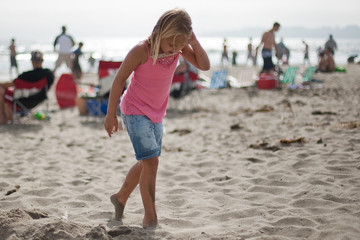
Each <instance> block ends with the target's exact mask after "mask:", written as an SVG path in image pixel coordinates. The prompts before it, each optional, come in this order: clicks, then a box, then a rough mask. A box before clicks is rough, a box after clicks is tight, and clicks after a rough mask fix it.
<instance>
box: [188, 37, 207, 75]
mask: <svg viewBox="0 0 360 240" xmlns="http://www.w3.org/2000/svg"><path fill="white" fill-rule="evenodd" d="M181 55H182V56H183V57H184V58H185V59H186V60H187V61H189V62H190V63H191V64H192V65H193V66H194V67H196V68H198V69H200V70H203V71H206V70H209V69H210V61H209V58H208V56H207V54H206V52H205V50H204V49H203V47H202V46H201V45H200V43H199V41H198V40H197V38H196V36H195V34H194V32H193V33H192V34H191V37H190V40H189V44H186V45H185V47H184V48H183V49H182V53H181Z"/></svg>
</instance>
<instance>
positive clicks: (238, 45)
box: [0, 37, 360, 81]
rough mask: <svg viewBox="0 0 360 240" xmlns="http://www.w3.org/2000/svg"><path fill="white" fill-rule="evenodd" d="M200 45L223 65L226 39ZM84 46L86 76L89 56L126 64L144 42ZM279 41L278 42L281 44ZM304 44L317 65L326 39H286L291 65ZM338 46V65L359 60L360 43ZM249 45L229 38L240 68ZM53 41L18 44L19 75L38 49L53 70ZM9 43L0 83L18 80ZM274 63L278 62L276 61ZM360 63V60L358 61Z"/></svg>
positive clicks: (0, 57)
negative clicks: (135, 47)
mask: <svg viewBox="0 0 360 240" xmlns="http://www.w3.org/2000/svg"><path fill="white" fill-rule="evenodd" d="M198 38H199V41H200V42H201V44H202V45H203V47H204V49H205V50H206V52H207V53H208V56H209V58H210V62H211V65H212V66H216V65H219V64H221V53H222V44H223V40H224V39H223V38H221V37H198ZM78 39H81V41H83V42H84V47H83V52H84V55H83V56H82V57H81V58H80V64H81V66H82V68H83V71H84V72H95V73H96V72H97V64H96V63H95V65H94V66H93V67H92V66H91V65H90V64H89V62H88V59H89V57H90V56H92V57H94V58H95V59H96V60H97V61H98V60H101V59H103V60H114V61H119V60H123V59H124V58H125V56H126V54H127V53H128V51H129V50H130V49H131V48H132V47H133V46H134V45H135V44H137V43H138V42H139V41H141V40H143V38H136V37H132V38H100V37H87V38H78ZM279 40H280V39H277V41H279ZM302 40H305V41H306V42H307V43H308V45H309V49H310V51H309V53H310V63H311V64H312V65H316V64H317V62H318V59H317V49H318V48H319V47H322V48H323V46H324V44H325V42H326V40H327V39H318V38H307V39H302V38H286V39H284V41H283V42H284V44H285V45H286V46H287V47H288V48H289V49H290V61H289V63H290V65H301V64H303V57H304V44H303V43H302ZM335 40H336V42H337V45H338V50H337V51H336V52H335V56H334V58H335V62H336V64H337V65H340V66H341V65H345V64H346V63H347V58H348V57H349V56H351V55H353V54H359V56H360V39H335ZM259 42H260V38H253V40H252V44H253V46H257V45H258V44H259ZM248 43H249V39H248V38H241V37H232V38H227V45H228V51H229V57H231V56H232V52H233V51H236V52H237V63H238V64H239V65H246V64H248V65H251V63H250V62H247V59H246V58H247V45H248ZM52 44H53V40H52V39H51V40H37V41H35V40H34V41H32V42H19V41H17V42H16V46H17V52H18V55H17V62H18V65H19V72H20V73H21V72H23V71H27V70H31V69H32V66H31V62H30V52H31V51H32V50H35V49H39V50H41V51H42V52H43V53H44V64H43V65H44V67H47V68H50V69H53V68H54V66H55V61H56V59H57V54H56V53H55V52H54V49H53V46H52ZM9 45H10V39H9V41H8V42H6V41H4V40H3V41H0V81H9V80H11V79H13V78H14V77H15V76H16V73H15V72H14V70H13V71H12V74H10V71H9V69H10V60H9V49H8V47H9ZM273 60H274V61H276V60H275V58H274V59H273ZM359 60H360V59H359V58H357V61H359ZM258 64H259V65H262V58H261V56H258ZM67 71H68V70H67V69H66V67H65V65H63V66H62V67H61V68H60V69H59V71H58V73H61V72H67Z"/></svg>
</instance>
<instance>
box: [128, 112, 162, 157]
mask: <svg viewBox="0 0 360 240" xmlns="http://www.w3.org/2000/svg"><path fill="white" fill-rule="evenodd" d="M121 118H122V121H123V123H124V125H125V126H126V130H127V132H128V134H129V137H130V140H131V143H132V145H133V148H134V151H135V156H136V159H137V160H144V159H149V158H153V157H158V156H160V154H161V143H162V136H163V124H162V123H154V122H152V121H151V120H150V119H149V118H148V117H147V116H145V115H125V114H121Z"/></svg>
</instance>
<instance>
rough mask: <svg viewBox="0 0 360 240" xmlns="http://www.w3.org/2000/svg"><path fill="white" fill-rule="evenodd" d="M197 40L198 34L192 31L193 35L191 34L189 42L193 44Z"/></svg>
mask: <svg viewBox="0 0 360 240" xmlns="http://www.w3.org/2000/svg"><path fill="white" fill-rule="evenodd" d="M196 41H197V38H196V36H195V33H194V32H192V33H191V36H190V38H189V44H190V45H193V44H194V43H196Z"/></svg>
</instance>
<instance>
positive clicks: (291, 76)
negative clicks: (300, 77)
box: [281, 67, 298, 84]
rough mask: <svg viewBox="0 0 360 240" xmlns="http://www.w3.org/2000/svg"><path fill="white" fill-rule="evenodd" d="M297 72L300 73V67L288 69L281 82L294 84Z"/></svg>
mask: <svg viewBox="0 0 360 240" xmlns="http://www.w3.org/2000/svg"><path fill="white" fill-rule="evenodd" d="M297 71H298V67H288V68H287V69H286V71H285V73H284V74H283V77H282V79H281V82H282V83H283V84H288V83H290V84H294V81H295V76H296V73H297Z"/></svg>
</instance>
